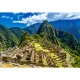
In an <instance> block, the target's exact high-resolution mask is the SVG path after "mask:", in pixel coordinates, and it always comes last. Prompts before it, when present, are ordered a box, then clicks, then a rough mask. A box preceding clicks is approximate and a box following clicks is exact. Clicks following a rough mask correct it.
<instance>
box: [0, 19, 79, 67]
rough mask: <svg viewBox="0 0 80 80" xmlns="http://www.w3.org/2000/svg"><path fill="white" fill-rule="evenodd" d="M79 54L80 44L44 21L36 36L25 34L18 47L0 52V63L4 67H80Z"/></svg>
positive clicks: (71, 36) (68, 34)
mask: <svg viewBox="0 0 80 80" xmlns="http://www.w3.org/2000/svg"><path fill="white" fill-rule="evenodd" d="M21 35H22V34H21ZM79 53H80V42H79V41H77V39H76V38H75V37H74V36H73V35H72V34H70V33H67V32H63V31H59V30H57V29H55V28H54V27H53V26H52V25H51V24H50V23H49V22H48V21H47V20H46V21H44V22H43V23H42V24H41V25H40V27H39V29H38V31H37V33H36V34H34V35H30V34H29V33H27V32H25V33H24V34H23V35H22V37H21V39H20V43H19V46H15V47H13V48H8V49H7V50H5V51H3V52H1V53H0V55H1V56H0V61H2V63H1V66H2V65H3V66H5V67H7V66H6V65H4V64H7V65H9V66H11V67H80V65H79V64H80V54H79Z"/></svg>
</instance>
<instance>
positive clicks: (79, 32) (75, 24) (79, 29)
mask: <svg viewBox="0 0 80 80" xmlns="http://www.w3.org/2000/svg"><path fill="white" fill-rule="evenodd" d="M50 24H51V25H53V26H54V27H55V28H56V29H58V30H62V31H66V32H69V33H71V34H73V35H74V36H75V37H76V38H77V39H78V40H80V19H75V20H58V21H52V22H50Z"/></svg>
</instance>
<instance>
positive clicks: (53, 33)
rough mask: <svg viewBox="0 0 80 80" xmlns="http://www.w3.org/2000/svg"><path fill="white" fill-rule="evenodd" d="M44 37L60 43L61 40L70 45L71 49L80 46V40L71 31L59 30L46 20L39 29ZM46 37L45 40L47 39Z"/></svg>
mask: <svg viewBox="0 0 80 80" xmlns="http://www.w3.org/2000/svg"><path fill="white" fill-rule="evenodd" d="M37 34H39V35H40V36H41V37H42V38H44V37H45V38H46V39H47V40H48V41H51V42H53V43H57V44H59V41H60V42H62V43H64V44H66V45H68V46H69V47H70V48H71V49H73V50H76V49H78V47H79V46H80V42H79V41H77V39H76V38H75V37H74V36H73V35H71V34H70V33H67V32H64V31H59V30H57V29H55V28H54V27H53V26H51V25H50V23H49V22H48V21H44V22H43V23H42V24H41V26H40V28H39V30H38V31H37ZM46 39H45V40H46Z"/></svg>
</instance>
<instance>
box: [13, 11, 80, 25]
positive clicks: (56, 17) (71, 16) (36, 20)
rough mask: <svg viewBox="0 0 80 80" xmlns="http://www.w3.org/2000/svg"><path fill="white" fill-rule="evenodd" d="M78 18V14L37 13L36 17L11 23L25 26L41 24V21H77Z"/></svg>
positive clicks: (79, 15)
mask: <svg viewBox="0 0 80 80" xmlns="http://www.w3.org/2000/svg"><path fill="white" fill-rule="evenodd" d="M78 18H80V13H77V12H76V13H73V12H72V13H39V14H38V15H35V14H34V15H33V16H29V17H27V18H22V20H19V21H13V23H23V24H26V25H27V26H29V25H32V24H35V23H41V22H42V21H43V20H48V21H56V20H67V19H78Z"/></svg>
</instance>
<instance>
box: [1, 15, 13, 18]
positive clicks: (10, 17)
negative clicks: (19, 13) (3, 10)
mask: <svg viewBox="0 0 80 80" xmlns="http://www.w3.org/2000/svg"><path fill="white" fill-rule="evenodd" d="M1 18H10V19H13V18H12V17H10V16H5V15H3V16H2V17H1Z"/></svg>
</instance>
